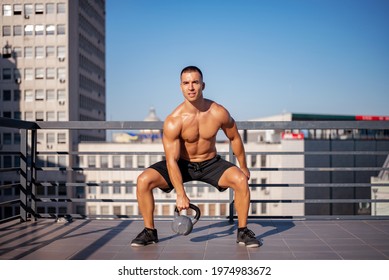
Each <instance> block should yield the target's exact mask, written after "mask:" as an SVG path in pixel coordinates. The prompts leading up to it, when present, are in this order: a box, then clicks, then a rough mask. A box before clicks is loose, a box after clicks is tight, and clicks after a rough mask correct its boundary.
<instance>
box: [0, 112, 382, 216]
mask: <svg viewBox="0 0 389 280" xmlns="http://www.w3.org/2000/svg"><path fill="white" fill-rule="evenodd" d="M162 126H163V123H162V122H143V121H138V122H130V121H129V122H120V121H110V122H103V121H101V122H100V121H87V122H85V121H83V122H78V121H73V122H72V121H70V122H41V121H37V122H28V121H20V120H13V119H7V118H0V128H1V129H3V128H12V129H18V130H19V131H20V147H19V149H18V150H15V151H9V150H6V149H5V148H6V145H2V147H3V148H2V150H0V155H1V156H5V155H11V154H12V155H16V156H19V157H20V166H11V167H8V166H1V167H2V168H0V176H2V177H3V174H9V173H13V174H18V178H19V181H15V182H12V183H7V184H3V185H1V186H0V190H2V191H5V190H7V189H15V192H14V193H15V194H16V195H18V197H12V196H10V198H9V199H6V198H5V196H4V195H3V197H2V199H1V200H0V208H2V209H4V208H5V207H9V206H14V205H18V208H19V211H17V213H16V214H15V215H8V216H7V215H4V213H3V217H2V219H1V220H0V222H5V221H9V220H12V219H20V220H21V221H27V220H28V219H29V218H31V217H32V218H35V219H37V218H41V217H47V216H49V217H58V216H71V217H81V218H112V217H113V218H134V216H128V215H121V214H120V215H113V216H112V215H85V214H82V213H81V214H80V213H68V212H67V213H65V212H62V213H49V214H47V213H38V210H37V209H38V206H37V205H38V203H47V202H50V203H65V204H66V203H79V204H85V203H88V202H113V203H115V202H122V203H127V202H132V203H136V199H90V198H89V199H88V198H84V197H77V195H76V194H75V192H71V195H69V194H66V196H58V197H55V198H53V197H50V198H47V197H46V198H45V197H40V196H39V187H40V186H53V187H54V186H55V187H59V184H57V183H55V182H53V181H50V180H48V181H45V180H44V178H45V176H39V178H40V179H38V177H37V172H41V173H43V172H47V171H48V170H50V169H51V170H56V171H60V172H62V173H63V174H66V173H67V172H80V173H82V172H84V171H86V170H88V168H83V167H79V166H55V167H52V168H43V167H41V166H39V163H38V161H39V160H38V155H39V154H56V155H66V156H71V157H73V156H79V155H87V154H88V152H79V151H77V150H72V149H70V150H65V151H38V149H37V147H38V145H37V131H39V130H142V129H145V130H154V129H157V130H162ZM237 126H238V129H239V130H240V131H242V132H243V133H242V134H243V138H244V140H245V141H246V138H247V133H248V132H249V131H264V130H274V131H279V132H281V131H295V130H297V131H306V132H308V133H309V131H310V130H332V131H349V132H350V134H349V135H354V136H355V135H359V136H358V137H360V138H361V136H360V133H359V132H361V131H364V132H367V133H364V134H363V135H364V136H363V137H362V138H363V139H362V141H366V140H370V141H379V142H380V144H382V143H384V144H382V145H380V147H381V148H380V149H377V148H374V149H370V150H366V149H363V148H362V149H360V150H358V149H352V150H350V149H348V148H347V149H345V150H339V149H330V150H328V151H321V150H314V149H312V148H311V149H309V150H306V149H305V148H304V150H303V151H297V152H296V151H249V152H247V154H248V155H259V156H260V155H278V156H291V155H302V156H304V157H305V158H307V157H317V158H318V160H319V161H320V157H328V156H330V157H342V156H345V157H350V156H351V157H362V158H363V157H366V158H368V157H373V158H374V160H373V161H375V162H374V164H373V166H366V164H361V165H358V164H353V166H343V165H341V166H334V165H332V164H329V165H327V166H308V165H307V164H306V161H304V165H303V166H300V167H283V166H280V167H251V168H250V170H251V171H259V172H278V171H283V172H289V171H298V172H304V174H305V175H304V180H303V182H298V183H288V182H286V183H284V182H283V183H263V182H262V183H251V184H250V187H251V188H270V189H271V188H292V187H294V188H303V189H304V190H305V192H304V197H301V198H298V199H290V198H266V199H252V200H251V203H252V204H303V205H304V207H305V210H304V211H306V209H307V205H311V206H312V205H315V204H317V205H319V206H323V205H324V208H325V207H328V205H337V204H339V205H343V204H352V205H370V206H371V205H373V204H374V205H376V204H377V203H385V204H386V203H388V202H389V198H387V197H386V198H379V199H378V198H376V197H375V198H372V197H371V196H370V195H367V193H369V194H370V193H371V188H372V187H373V184H372V183H371V182H367V181H363V182H362V181H360V180H358V178H356V177H358V174H359V173H361V174H364V173H366V172H368V173H369V174H373V176H378V174H382V173H383V172H388V171H389V167H388V166H387V164H386V165H385V162H387V161H388V160H387V159H386V158H387V157H388V155H389V145H388V143H389V139H388V131H389V122H387V121H288V122H278V121H275V122H249V121H244V122H237ZM352 137H353V136H352ZM316 140H317V139H316ZM316 140H314V139H312V141H316ZM327 140H328V141H329V143H331V141H332V140H333V139H327ZM307 141H310V139H307V140H306V142H307ZM340 141H342V140H340ZM313 147H314V145H313ZM90 153H94V152H90ZM116 153H117V154H119V153H120V154H123V152H116ZM95 154H104V152H96V153H95ZM106 154H115V152H109V153H108V152H107V153H106ZM124 154H127V155H135V154H143V155H145V154H158V155H160V153H152V152H143V151H142V152H127V153H124ZM224 154H225V156H227V157H228V158H229V159H230V160H232V161H234V156H233V152H232V150H231V149H229V152H226V153H224ZM377 158H379V159H380V160H378V161H377ZM385 159H386V161H385ZM354 161H355V160H354ZM369 161H371V160H369ZM90 169H93V168H90ZM95 169H96V168H95ZM108 169H110V170H114V169H115V168H108ZM132 169H133V170H142V168H132ZM96 170H97V171H98V170H99V169H96ZM342 172H343V173H347V172H351V173H353V174H354V175H353V178H352V180H350V181H348V182H346V181H344V180H340V181H339V180H338V181H336V180H335V181H333V180H332V179H331V180H327V181H325V182H320V181H318V180H314V181H312V182H311V181H310V180H309V178H308V177H309V176H307V174H313V176H315V174H319V173H326V174H331V175H329V177H331V178H333V177H334V175H333V174H335V173H342ZM319 177H320V176H319ZM345 177H348V176H345ZM0 182H1V183H4V180H0ZM63 185H64V186H65V187H66V188H67V187H70V188H75V187H80V186H81V187H86V186H89V187H93V186H95V187H96V186H98V187H103V186H104V183H94V182H87V181H85V182H73V181H70V182H69V181H65V182H63ZM105 185H106V186H110V187H112V184H110V183H108V184H107V183H106V184H105ZM129 187H135V185H134V184H133V185H131V186H129ZM374 187H382V188H387V187H389V184H388V182H387V181H384V182H378V183H377V182H376V183H375V184H374ZM324 189H325V190H326V191H328V192H329V193H330V195H329V196H328V195H326V196H324V197H317V196H316V195H313V196H309V195H307V190H311V194H312V193H315V190H317V191H316V192H317V193H319V194H320V190H324ZM339 189H343V190H345V189H352V190H353V191H352V193H354V194H358V192H359V189H362V190H364V195H362V196H361V195H359V196H358V195H356V196H353V197H351V198H344V197H343V198H336V196H333V195H332V194H333V192H336V191H337V190H339ZM156 202H161V203H170V204H172V203H175V199H162V200H157V201H156ZM194 202H203V203H228V205H229V213H228V215H227V217H228V218H229V219H230V220H231V219H233V218H234V217H235V213H234V207H233V192H232V191H230V192H229V196H228V199H218V200H210V199H201V200H200V199H197V200H195V201H194ZM319 208H320V207H319ZM329 208H331V206H330V207H329ZM331 209H332V208H331ZM316 210H317V209H316ZM316 210H315V211H316ZM315 211H312V213H313V214H312V213H311V214H307V213H306V212H304V213H303V214H302V215H299V216H296V215H287V214H286V215H285V214H283V215H281V216H263V217H266V218H304V219H309V218H317V217H320V218H329V219H334V218H344V217H347V218H358V217H359V215H356V214H355V213H356V212H355V211H354V213H353V214H351V215H348V214H346V215H343V214H340V215H339V214H336V213H332V210H329V211H327V212H326V214H324V215H323V214H320V213H319V214H315V213H316V212H315ZM362 214H364V215H363V218H379V219H385V218H389V213H386V214H383V215H380V216H371V211H370V212H369V211H368V212H366V213H362ZM251 217H262V216H261V215H259V216H251Z"/></svg>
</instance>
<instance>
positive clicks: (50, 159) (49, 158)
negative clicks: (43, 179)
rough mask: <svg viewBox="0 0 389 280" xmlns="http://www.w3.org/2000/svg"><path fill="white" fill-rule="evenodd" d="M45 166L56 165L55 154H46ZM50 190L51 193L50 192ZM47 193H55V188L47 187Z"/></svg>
mask: <svg viewBox="0 0 389 280" xmlns="http://www.w3.org/2000/svg"><path fill="white" fill-rule="evenodd" d="M46 165H47V167H54V166H55V165H56V161H55V156H47V161H46ZM50 190H51V193H50ZM47 191H48V194H51V195H55V189H54V188H53V187H51V188H48V190H47Z"/></svg>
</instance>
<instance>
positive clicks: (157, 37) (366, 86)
mask: <svg viewBox="0 0 389 280" xmlns="http://www.w3.org/2000/svg"><path fill="white" fill-rule="evenodd" d="M106 10H107V14H106V16H107V22H106V34H107V37H106V48H107V57H106V63H107V120H119V121H135V120H143V119H144V118H145V117H146V115H147V112H148V110H149V108H150V107H155V108H156V110H157V115H158V116H159V117H160V118H161V119H164V118H165V117H166V116H167V115H168V114H169V113H170V112H171V111H172V110H173V109H174V108H175V107H176V106H177V105H178V104H179V103H181V102H182V100H183V97H182V95H181V91H180V88H179V73H180V71H181V69H182V68H183V67H185V66H187V65H196V66H198V67H200V68H201V69H202V71H203V74H204V82H205V83H206V88H205V91H204V96H205V97H207V98H210V99H213V100H215V101H216V102H218V103H220V104H222V105H224V106H225V107H226V108H227V109H228V110H229V111H230V113H231V114H232V116H233V117H234V118H235V119H236V120H241V121H242V120H249V119H254V118H259V117H266V116H271V115H276V114H281V113H283V112H294V113H317V114H341V115H389V16H388V15H389V1H387V0H294V1H293V0H289V1H287V0H239V1H238V0H234V1H233V0H196V1H184V0H127V1H119V0H107V1H106Z"/></svg>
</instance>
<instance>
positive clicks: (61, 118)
mask: <svg viewBox="0 0 389 280" xmlns="http://www.w3.org/2000/svg"><path fill="white" fill-rule="evenodd" d="M58 121H62V122H63V121H67V120H66V112H65V111H59V112H58Z"/></svg>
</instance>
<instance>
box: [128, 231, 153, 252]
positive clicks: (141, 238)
mask: <svg viewBox="0 0 389 280" xmlns="http://www.w3.org/2000/svg"><path fill="white" fill-rule="evenodd" d="M157 242H158V233H157V230H156V229H147V228H145V229H143V230H142V231H141V232H140V233H139V234H138V235H137V237H136V238H135V239H134V240H132V242H131V246H132V247H141V246H146V245H149V244H154V243H157Z"/></svg>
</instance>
